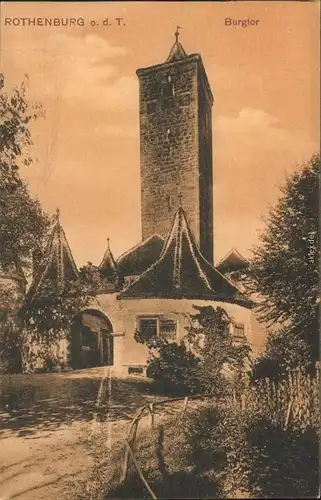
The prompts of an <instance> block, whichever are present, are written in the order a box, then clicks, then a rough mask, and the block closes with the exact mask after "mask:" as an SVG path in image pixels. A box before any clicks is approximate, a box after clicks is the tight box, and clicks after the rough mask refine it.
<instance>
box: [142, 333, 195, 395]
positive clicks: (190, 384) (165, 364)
mask: <svg viewBox="0 0 321 500" xmlns="http://www.w3.org/2000/svg"><path fill="white" fill-rule="evenodd" d="M199 361H200V360H199V358H197V357H196V356H195V355H194V354H193V353H192V352H190V351H189V350H188V349H187V348H186V345H185V344H184V343H183V342H181V343H180V344H177V343H176V342H174V343H168V342H166V341H164V343H163V345H162V346H161V347H160V349H159V351H158V354H157V355H153V354H152V355H151V358H150V360H149V366H148V369H147V376H148V377H151V378H153V379H154V381H155V385H156V387H157V389H158V390H159V391H160V392H162V393H166V394H193V393H197V392H200V391H201V385H200V380H199V378H198V366H199Z"/></svg>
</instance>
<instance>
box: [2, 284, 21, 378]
mask: <svg viewBox="0 0 321 500" xmlns="http://www.w3.org/2000/svg"><path fill="white" fill-rule="evenodd" d="M0 300H1V302H0V373H12V372H17V371H20V369H21V354H20V353H21V350H20V348H21V344H20V339H21V322H20V321H19V318H18V317H17V310H18V308H19V307H20V302H21V293H19V289H17V287H15V286H14V284H13V282H10V280H8V282H7V283H5V282H3V283H2V284H0Z"/></svg>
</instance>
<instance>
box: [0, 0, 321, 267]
mask: <svg viewBox="0 0 321 500" xmlns="http://www.w3.org/2000/svg"><path fill="white" fill-rule="evenodd" d="M23 17H25V18H33V17H37V18H39V17H58V18H62V17H63V18H69V19H70V18H83V19H84V24H85V26H78V25H77V26H69V27H58V26H56V27H54V26H51V27H50V26H47V27H41V26H22V25H20V26H13V25H11V26H10V25H7V26H5V19H6V18H8V19H14V18H23ZM106 18H108V19H109V22H108V23H109V24H111V25H110V26H106V24H107V23H106V22H105V25H104V20H106ZM115 18H123V21H119V24H120V26H118V21H116V20H115ZM226 18H232V19H234V20H237V19H240V20H241V19H253V20H258V21H259V22H258V23H257V25H256V26H249V27H245V28H242V27H241V26H227V25H226V22H225V19H226ZM15 22H17V21H15ZM91 22H94V23H95V26H92V25H91ZM177 24H179V25H180V26H181V27H182V29H181V34H180V41H181V43H182V45H183V47H184V49H185V51H186V52H187V53H195V52H197V53H200V54H201V56H202V59H203V62H204V65H205V69H206V72H207V75H208V79H209V82H210V85H211V88H212V91H213V94H214V100H215V102H214V106H213V152H214V163H213V167H214V261H215V263H217V262H218V261H219V260H220V259H221V258H222V257H224V255H225V254H226V253H228V251H229V250H230V249H231V248H233V247H235V248H237V249H238V250H239V251H240V252H241V254H243V255H244V256H245V257H250V256H251V251H250V250H251V248H252V247H253V245H255V244H256V243H257V241H258V235H259V232H260V231H261V230H262V229H263V228H264V223H263V222H262V216H263V217H264V215H266V213H267V210H268V207H269V205H271V204H272V205H273V204H274V203H275V202H276V200H277V198H278V196H279V186H281V185H282V184H283V183H284V180H285V178H286V175H288V174H290V173H291V172H293V171H294V170H295V169H296V168H297V165H300V164H302V163H303V162H306V161H307V160H308V159H309V158H310V157H311V155H312V154H313V153H315V152H317V150H318V149H319V109H320V95H319V80H320V74H319V69H318V68H319V7H318V3H310V2H309V3H306V2H284V3H283V2H282V1H280V2H271V3H270V2H253V3H250V2H244V3H243V2H228V3H223V2H219V3H215V2H191V3H179V2H166V1H163V2H159V3H155V2H151V3H149V2H146V3H145V2H130V3H129V2H128V3H127V2H111V3H107V2H106V3H104V2H100V3H94V2H92V3H90V4H89V3H77V2H73V3H68V2H65V3H51V2H50V3H46V2H37V3H29V2H26V3H25V2H21V3H20V2H14V3H5V2H4V3H2V6H1V47H0V55H1V68H2V71H3V73H4V76H5V87H6V89H7V91H10V89H11V88H12V87H13V86H15V85H17V84H19V83H20V82H21V81H22V80H23V79H25V76H24V75H28V80H27V83H28V88H27V95H28V99H29V101H30V102H40V103H42V105H43V108H44V110H45V117H44V118H40V119H38V120H37V121H36V122H34V123H33V124H32V126H31V132H32V136H33V141H34V145H33V146H32V148H31V150H30V153H31V155H32V156H33V157H34V158H36V159H37V161H36V162H35V163H34V164H33V165H32V166H31V167H29V168H28V169H25V170H23V171H22V175H23V177H24V178H25V179H26V180H27V181H28V184H29V187H30V191H31V193H32V195H33V196H34V197H37V198H39V200H40V202H41V204H42V207H43V208H44V210H45V211H47V212H49V213H53V212H54V211H55V210H56V208H57V207H59V208H60V214H61V222H62V224H63V227H64V229H65V232H66V235H67V239H68V241H69V244H70V247H71V250H72V253H73V256H74V258H75V261H76V263H77V265H78V266H81V265H84V264H85V263H86V262H87V261H91V262H93V263H94V264H97V265H98V264H99V263H100V261H101V260H102V257H103V254H104V251H105V249H106V239H107V237H109V238H110V243H111V248H112V251H113V253H114V256H115V257H118V256H119V255H120V254H121V253H122V252H124V251H126V250H127V249H129V248H130V247H132V246H133V245H135V244H136V243H138V242H139V241H140V240H141V225H140V160H139V115H138V104H139V93H138V79H137V76H136V69H137V68H140V67H147V66H151V65H154V64H158V63H162V62H164V61H165V60H166V58H167V56H168V53H169V51H170V49H171V46H172V45H173V42H174V32H175V30H176V25H177Z"/></svg>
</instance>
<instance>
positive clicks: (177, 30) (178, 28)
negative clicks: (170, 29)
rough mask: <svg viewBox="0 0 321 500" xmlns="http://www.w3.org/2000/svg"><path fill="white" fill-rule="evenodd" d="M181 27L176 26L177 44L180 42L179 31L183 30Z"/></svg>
mask: <svg viewBox="0 0 321 500" xmlns="http://www.w3.org/2000/svg"><path fill="white" fill-rule="evenodd" d="M181 29H182V27H181V26H176V31H175V38H176V43H177V42H178V37H179V30H181Z"/></svg>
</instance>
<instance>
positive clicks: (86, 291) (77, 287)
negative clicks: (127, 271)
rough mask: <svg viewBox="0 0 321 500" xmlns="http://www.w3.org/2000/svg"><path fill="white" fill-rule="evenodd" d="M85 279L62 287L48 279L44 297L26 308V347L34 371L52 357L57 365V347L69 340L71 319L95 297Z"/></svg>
mask: <svg viewBox="0 0 321 500" xmlns="http://www.w3.org/2000/svg"><path fill="white" fill-rule="evenodd" d="M82 278H83V277H82V276H80V277H79V279H77V280H65V282H64V285H63V286H62V287H60V286H57V285H55V283H54V282H53V281H51V280H48V281H47V282H45V283H42V289H41V294H39V295H38V296H36V297H35V298H34V299H33V300H31V301H29V303H27V304H26V305H25V307H24V310H23V312H22V315H23V320H24V324H25V328H24V334H23V335H24V338H23V344H24V349H25V356H26V359H28V364H29V366H30V369H31V370H32V369H33V368H34V366H35V364H36V363H37V362H38V360H39V359H43V360H44V359H46V358H47V359H48V358H51V359H52V360H53V361H54V363H55V364H57V362H58V361H57V360H56V359H55V356H54V354H53V352H54V351H53V348H54V346H55V345H57V344H58V343H59V341H60V340H62V339H64V338H68V336H69V334H70V324H71V322H72V320H73V319H74V317H75V316H76V315H77V314H78V313H79V312H80V311H81V310H83V309H84V308H86V307H87V306H88V304H89V303H90V301H91V300H92V298H93V295H92V286H91V284H90V283H89V282H88V280H87V281H85V280H84V279H82ZM35 345H37V348H36V349H35ZM47 365H48V362H47Z"/></svg>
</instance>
